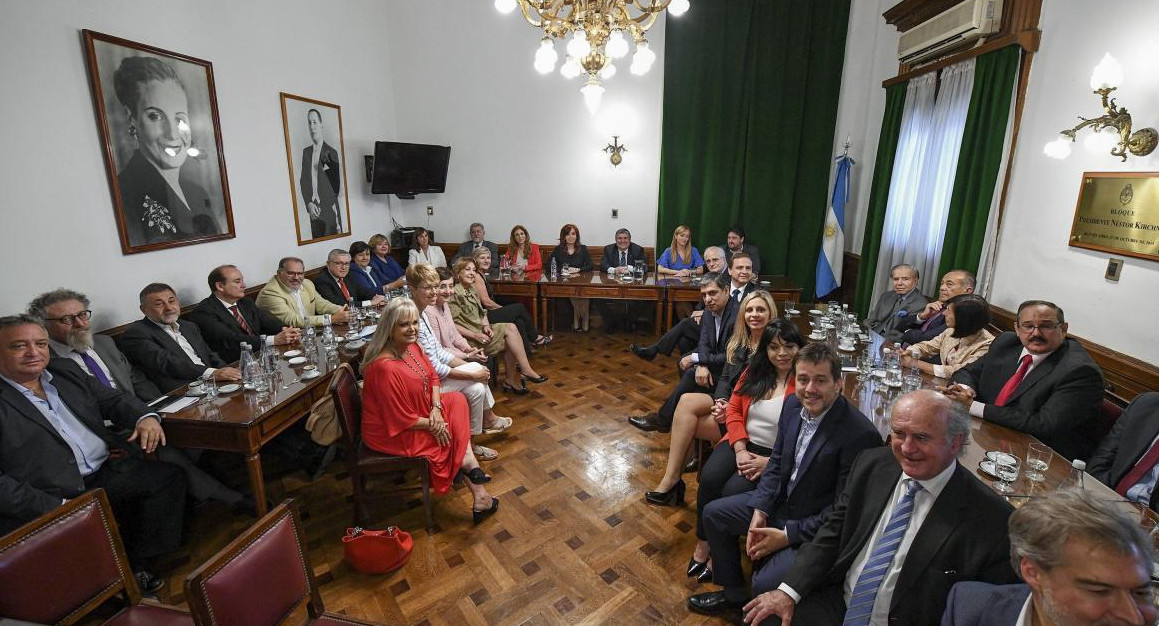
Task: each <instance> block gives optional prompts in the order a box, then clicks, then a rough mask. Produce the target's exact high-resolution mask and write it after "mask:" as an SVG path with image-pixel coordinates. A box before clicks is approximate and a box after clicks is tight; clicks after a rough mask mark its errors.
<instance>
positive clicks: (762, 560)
mask: <svg viewBox="0 0 1159 626" xmlns="http://www.w3.org/2000/svg"><path fill="white" fill-rule="evenodd" d="M793 376H794V377H795V379H796V389H797V390H796V393H795V394H794V395H790V396H787V397H786V398H785V404H784V408H783V409H782V410H781V419H780V422H779V424H778V425H777V443H776V444H775V445H774V446H773V453H772V454H771V455H770V456H769V463H768V465H767V466H765V471H764V474H762V475H761V480H760V483H759V484H758V485H757V488H756V490H755V491H753V492H751V493H742V494H737V495H734V496H728V497H725V498H721V499H720V500H717V501H715V502H712V503H710V504H709V505H708V506H707V507H706V508H705V510H704V527H705V532H706V534H707V535H708V544H709V547H710V549H711V550H712V564H713V570H712V580H713V582H715V583H716V584H718V585H721V586H723V587H724V589H723V590H721V591H714V592H709V593H700V594H696V595H694V596H692V597H690V598H689V599H688V608H689V609H691V610H692V611H694V612H696V613H702V614H709V615H715V614H718V613H722V612H724V611H726V610H735V609H739V608H740V607H742V606H744V604H745V603H746V602H747V601H748V599H749V597H750V596H749V594H748V590H747V589H746V585H745V580H744V574H743V572H742V571H741V559H740V549H739V547H738V545H737V538H738V537H739V536H741V535H745V534H746V533H747V538H746V541H745V548H746V552H747V553H748V557H749V558H750V559H752V561H753V585H752V586H753V594H754V595H755V594H761V593H764V592H766V591H772V590H773V589H776V588H777V585H779V584H780V583H781V578H782V577H783V576H784V574H785V572H786V571H788V569H789V567H790V566H791V565H792V564H793V561H794V559H795V558H796V554H797V548H798V547H799V546H800V545H801V544H802V543H805V542H807V541H809V540H811V539H812V538H813V535H814V534H815V533H816V532H817V529H818V528H820V527H821V522H822V520H824V518H825V516H826V515H827V514H828V513H829V511H830V510H832V508H833V503H834V502H835V501H836V500H837V494H839V493H841V490H842V489H844V488H845V479H846V477H847V476H848V475H849V469H850V468H851V467H852V466H853V461H854V459H856V458H857V455H859V454H861V452H862V451H863V450H866V449H869V448H874V447H877V446H880V445H881V436H880V435H879V434H878V432H877V429H875V428H874V427H873V423H872V422H870V421H869V419H868V418H867V417H865V415H864V414H862V413H861V411H859V410H857V408H856V407H854V406H853V405H851V404H849V401H848V400H846V399H845V398H844V397H843V396H842V395H841V386H842V378H841V357H839V356H837V354H836V353H835V352H834V351H833V349H832V348H830V347H829V346H826V345H825V344H819V343H813V344H809V345H808V346H805V348H804V349H803V350H801V352H800V354H799V355H798V356H797V360H796V362H795V364H794V371H793Z"/></svg>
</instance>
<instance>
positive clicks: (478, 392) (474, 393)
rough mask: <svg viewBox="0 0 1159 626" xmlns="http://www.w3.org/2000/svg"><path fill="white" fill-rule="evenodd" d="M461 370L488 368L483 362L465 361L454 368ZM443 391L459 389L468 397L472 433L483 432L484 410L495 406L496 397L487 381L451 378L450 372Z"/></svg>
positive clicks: (444, 380)
mask: <svg viewBox="0 0 1159 626" xmlns="http://www.w3.org/2000/svg"><path fill="white" fill-rule="evenodd" d="M454 369H456V370H458V371H460V372H472V373H474V372H478V371H480V370H483V369H486V368H485V367H484V366H483V365H482V364H481V363H475V362H473V361H472V362H470V363H464V364H463V365H460V366H459V367H456V368H454ZM442 387H443V391H459V392H462V394H463V395H464V396H466V397H467V404H468V405H470V407H471V434H472V435H478V434H479V433H481V432H483V411H486V410H487V409H489V408H491V407H493V406H495V397H494V396H492V395H491V388H490V387H488V386H487V384H486V383H481V382H478V381H474V380H464V379H462V378H451V377H450V375H449V374H448V375H447V377H446V378H444V379H443V385H442Z"/></svg>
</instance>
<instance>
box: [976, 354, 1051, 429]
mask: <svg viewBox="0 0 1159 626" xmlns="http://www.w3.org/2000/svg"><path fill="white" fill-rule="evenodd" d="M1028 354H1030V351H1028V350H1027V349H1026V348H1023V349H1022V352H1020V353H1018V361H1017V362H1018V363H1021V362H1022V357H1024V356H1026V355H1028ZM1052 354H1054V352H1053V351H1052V352H1047V353H1046V354H1030V367H1028V368H1026V373H1025V374H1023V376H1022V380H1026V377H1027V376H1030V373H1031V372H1033V371H1034V368H1036V367H1038V364H1039V363H1042V362H1043V361H1045V360H1046V357H1048V356H1050V355H1052ZM1014 371H1015V372H1017V371H1018V370H1017V369H1016V370H1014ZM1011 376H1013V374H1011ZM958 384H961V383H958ZM1020 384H1021V383H1020ZM962 386H963V387H966V388H967V389H970V390H971V391H977V389H974V388H972V387H970V386H969V385H962ZM985 411H986V404H985V403H983V402H978V401H977V400H974V401H973V402H971V403H970V415H971V416H972V417H978V418H981V417H982V416H983V415H982V414H983V413H985Z"/></svg>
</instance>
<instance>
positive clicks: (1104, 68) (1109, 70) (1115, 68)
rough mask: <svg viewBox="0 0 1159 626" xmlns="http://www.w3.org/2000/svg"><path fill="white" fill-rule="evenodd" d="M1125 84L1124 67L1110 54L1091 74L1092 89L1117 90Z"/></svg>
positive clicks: (1105, 55) (1105, 56) (1104, 57)
mask: <svg viewBox="0 0 1159 626" xmlns="http://www.w3.org/2000/svg"><path fill="white" fill-rule="evenodd" d="M1122 84H1123V66H1122V65H1120V64H1119V62H1118V61H1117V60H1116V59H1115V57H1113V56H1111V53H1110V52H1108V53H1106V54H1104V55H1103V58H1102V60H1101V61H1099V64H1098V65H1096V66H1095V70H1094V71H1093V72H1091V89H1092V90H1094V91H1098V90H1099V89H1115V88H1117V87H1118V86H1119V85H1122Z"/></svg>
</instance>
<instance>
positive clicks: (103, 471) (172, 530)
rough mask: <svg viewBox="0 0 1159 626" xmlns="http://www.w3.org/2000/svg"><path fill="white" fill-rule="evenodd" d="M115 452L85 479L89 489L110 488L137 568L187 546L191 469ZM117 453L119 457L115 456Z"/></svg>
mask: <svg viewBox="0 0 1159 626" xmlns="http://www.w3.org/2000/svg"><path fill="white" fill-rule="evenodd" d="M109 452H110V454H111V455H114V456H110V457H109V459H108V460H106V461H105V462H104V463H103V464H102V465H101V467H100V468H99V469H98V470H97V471H95V472H93V473H92V474H89V475H88V476H86V477H85V487H87V488H88V489H97V488H100V489H104V490H105V492H106V493H107V494H108V496H109V503H110V504H112V505H113V513H114V515H115V516H116V518H117V525H118V526H119V527H120V531H121V538H122V539H124V541H125V552H127V553H128V555H129V563H130V565H131V566H132V567H133V569H134V570H139V569H145V568H147V566H148V563H147V561H148V560H149V559H152V558H154V557H157V556H160V555H162V554H166V553H168V552H172V551H174V550H176V549H177V548H178V547H180V545H181V528H182V525H183V524H184V523H185V472H184V471H183V470H182V469H181V468H180V467H178V466H176V465H171V464H169V463H164V462H161V461H146V460H145V459H143V458H141V457H139V456H137V455H135V454H129V455H126V456H119V454H120V453H122V451H120V450H116V449H115V448H113V449H110V450H109ZM115 457H116V458H115Z"/></svg>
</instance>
